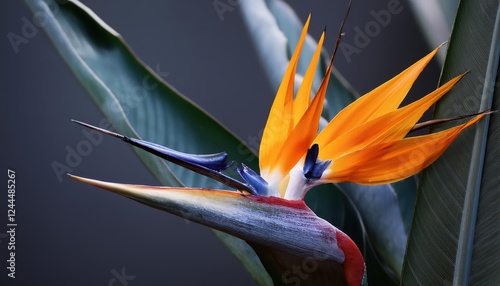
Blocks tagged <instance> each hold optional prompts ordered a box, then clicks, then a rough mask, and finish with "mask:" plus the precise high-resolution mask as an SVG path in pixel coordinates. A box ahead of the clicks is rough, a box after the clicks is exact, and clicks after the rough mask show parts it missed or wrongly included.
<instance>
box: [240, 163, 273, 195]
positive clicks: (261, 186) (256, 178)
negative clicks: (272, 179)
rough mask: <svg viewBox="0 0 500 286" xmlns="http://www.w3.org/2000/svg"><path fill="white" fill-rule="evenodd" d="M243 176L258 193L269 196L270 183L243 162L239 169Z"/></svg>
mask: <svg viewBox="0 0 500 286" xmlns="http://www.w3.org/2000/svg"><path fill="white" fill-rule="evenodd" d="M237 170H238V173H239V174H240V176H241V178H243V180H245V182H247V183H248V184H249V185H250V186H252V187H253V188H254V189H255V191H256V193H257V194H258V195H260V196H267V193H268V188H267V186H268V183H267V182H266V180H264V179H263V178H262V177H261V176H260V175H259V174H257V173H256V172H255V171H254V170H252V169H250V168H248V167H247V166H246V165H245V164H243V163H242V164H241V167H240V168H238V169H237Z"/></svg>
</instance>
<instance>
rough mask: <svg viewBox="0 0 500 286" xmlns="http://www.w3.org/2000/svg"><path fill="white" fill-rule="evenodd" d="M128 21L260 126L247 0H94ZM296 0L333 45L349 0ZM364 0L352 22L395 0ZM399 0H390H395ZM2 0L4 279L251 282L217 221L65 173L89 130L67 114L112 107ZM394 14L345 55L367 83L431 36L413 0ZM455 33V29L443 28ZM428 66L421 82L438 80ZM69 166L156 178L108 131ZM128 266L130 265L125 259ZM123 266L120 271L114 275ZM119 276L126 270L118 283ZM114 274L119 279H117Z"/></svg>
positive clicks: (144, 49) (143, 41) (223, 116)
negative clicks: (194, 219) (12, 206)
mask: <svg viewBox="0 0 500 286" xmlns="http://www.w3.org/2000/svg"><path fill="white" fill-rule="evenodd" d="M84 2H85V3H86V4H87V5H88V6H89V7H90V8H92V9H93V10H94V11H95V12H96V13H97V14H98V15H99V16H100V17H101V18H102V19H103V20H104V21H106V22H107V23H108V24H109V25H110V26H111V27H113V28H114V29H115V30H116V31H118V32H119V33H121V34H122V36H123V37H124V38H125V40H126V41H127V42H128V44H129V45H130V46H131V47H132V49H133V50H134V51H135V52H136V53H137V55H138V56H139V57H140V58H141V59H142V60H143V61H144V62H145V63H146V64H148V65H149V66H151V67H152V68H153V69H155V68H159V69H160V70H161V71H162V72H167V73H168V74H169V75H168V76H167V77H166V78H165V79H166V80H167V81H168V82H170V83H171V84H172V85H173V86H175V87H176V88H177V89H178V90H180V91H181V92H183V93H184V94H185V95H187V96H188V97H189V98H191V99H192V100H193V101H194V102H196V103H197V104H199V105H200V106H202V107H203V108H205V109H207V110H208V111H209V112H210V113H212V114H213V115H214V116H215V117H216V118H218V119H219V120H221V121H222V122H223V123H224V124H225V125H227V126H228V127H229V128H230V129H231V130H233V131H234V132H236V134H238V135H239V136H240V137H241V138H243V139H244V140H250V139H251V138H256V137H257V135H258V133H259V130H261V129H262V128H263V126H264V124H265V120H266V118H267V112H268V110H269V107H270V104H271V102H272V99H273V97H274V91H273V90H271V88H270V87H269V84H268V82H267V79H266V78H265V77H264V73H263V70H262V68H261V66H260V64H259V62H258V59H257V58H256V54H255V51H254V49H253V46H252V43H251V41H250V39H249V37H248V34H247V31H246V29H245V27H244V26H243V22H242V16H241V14H240V11H239V7H238V5H237V1H230V2H228V1H224V0H222V1H220V2H223V3H228V4H230V3H233V4H236V5H235V6H234V7H233V8H234V10H232V11H230V12H226V13H224V14H223V19H221V18H220V17H219V15H218V14H217V12H216V10H215V9H214V6H213V4H214V1H148V2H146V3H142V2H139V1H84ZM303 2H305V1H298V0H295V1H289V3H290V4H291V5H292V6H293V7H294V8H295V9H296V11H297V13H298V15H300V17H301V18H302V19H304V20H305V18H306V17H307V14H308V12H309V11H312V12H313V18H312V25H311V28H310V33H311V34H312V35H313V36H315V37H316V38H317V37H318V36H319V34H320V33H321V31H322V29H323V26H325V25H326V26H327V27H328V34H327V42H326V47H327V49H328V50H329V51H331V50H332V48H333V44H334V41H335V38H336V32H337V30H338V25H339V23H340V20H341V18H342V15H343V13H344V10H345V2H346V1H340V2H341V3H339V1H329V2H327V1H307V2H308V3H303ZM373 2H375V1H369V0H359V1H355V3H354V5H353V7H352V13H351V16H350V18H349V20H348V23H347V25H346V29H345V31H346V33H347V35H346V37H345V41H346V42H347V43H351V44H352V43H353V36H354V34H355V33H354V28H355V27H356V26H357V27H360V28H361V29H363V28H364V27H365V25H366V24H367V23H368V22H369V21H372V20H373V16H372V15H371V14H370V11H380V10H382V9H386V7H387V4H388V3H389V2H391V1H385V0H384V1H376V2H377V3H373ZM392 2H394V1H392ZM0 5H1V9H0V11H1V12H0V13H1V14H0V15H1V17H0V21H1V25H0V36H1V37H0V39H1V40H0V56H1V61H0V92H1V93H0V98H1V104H0V108H1V110H0V114H1V116H2V119H1V131H2V132H1V134H2V135H1V136H2V137H1V138H2V139H1V140H0V141H1V147H2V148H1V150H2V152H1V161H0V162H1V169H0V172H1V173H3V174H4V175H2V176H0V178H2V179H1V180H3V182H4V183H0V186H2V190H1V191H0V194H1V195H0V240H1V242H0V254H1V259H0V281H1V283H0V284H1V285H124V284H123V283H120V281H113V280H112V279H113V278H114V277H115V276H114V275H115V274H113V273H120V272H122V270H123V271H125V273H126V274H127V275H130V276H135V278H134V279H133V280H130V281H128V285H131V286H133V285H254V284H255V282H254V281H253V280H252V279H251V278H250V276H249V275H248V274H247V272H246V271H245V270H244V269H243V267H242V266H241V265H240V264H239V262H238V261H237V260H236V259H235V258H234V257H233V256H232V255H231V254H230V253H229V252H228V251H227V250H226V249H225V248H224V246H223V245H222V244H221V243H220V242H219V241H218V240H217V239H216V238H215V237H214V236H213V235H212V233H211V231H210V230H209V229H208V228H205V227H203V226H200V225H197V224H195V223H187V222H185V221H184V220H183V219H181V218H177V217H174V216H172V215H169V214H166V213H163V212H160V211H158V210H154V209H151V208H148V207H146V206H143V205H141V204H138V203H136V202H133V201H131V200H127V199H124V198H121V197H118V196H116V195H113V194H110V193H108V192H105V191H102V190H99V189H97V188H94V187H90V186H87V185H84V184H81V183H78V182H75V181H72V180H70V179H68V178H65V177H64V178H63V179H62V181H60V180H59V179H58V177H57V176H56V175H55V173H54V171H53V170H52V167H51V164H52V163H53V162H54V161H57V162H60V163H64V162H65V156H66V154H67V152H68V151H67V148H73V149H74V148H76V147H77V146H78V144H79V143H80V142H81V141H82V140H86V139H85V137H84V136H83V134H82V133H81V132H82V130H83V129H82V128H81V127H79V126H77V125H75V124H72V123H71V122H70V119H71V118H75V119H79V120H83V121H86V122H89V123H98V122H99V121H100V120H101V119H103V115H102V114H101V113H100V112H99V111H98V109H97V107H96V106H95V104H94V103H93V101H92V100H91V99H90V97H89V96H88V95H87V94H86V93H85V92H84V90H83V88H82V87H81V86H80V84H79V83H78V82H77V80H76V79H75V77H74V76H73V75H72V73H71V72H70V70H69V69H68V67H67V66H66V65H65V63H64V62H63V61H62V60H61V58H60V57H59V55H58V54H57V53H56V51H55V49H54V47H53V46H52V44H51V43H50V42H49V40H48V38H47V36H46V35H45V34H44V32H43V31H42V30H41V29H39V31H38V32H37V33H35V34H34V35H32V37H30V38H29V39H28V43H26V44H22V45H20V46H19V47H18V49H19V50H18V52H17V53H16V52H15V49H14V48H13V47H12V45H11V44H10V42H9V40H8V37H7V35H8V34H9V33H15V34H18V35H22V27H23V25H24V23H23V19H24V20H28V21H31V22H32V15H31V14H30V11H29V10H28V8H27V7H26V6H25V5H24V3H23V2H22V1H14V0H9V1H2V4H0ZM401 7H402V9H403V11H402V12H401V13H400V14H397V15H393V17H392V19H391V22H390V23H389V25H387V27H383V28H382V29H381V31H380V33H379V34H378V35H377V36H375V37H373V38H371V39H370V40H371V41H370V43H369V45H368V46H367V47H365V48H363V49H362V51H361V53H360V54H355V55H353V56H352V58H351V61H350V62H349V63H348V62H347V60H346V58H345V57H344V56H343V55H342V54H339V56H338V57H337V59H336V66H337V68H338V69H339V70H341V71H342V73H343V74H344V75H345V76H346V78H347V79H348V80H349V81H350V82H351V84H352V85H353V86H354V87H355V88H356V89H357V90H358V91H359V92H360V93H363V92H366V91H368V90H370V89H372V88H374V87H375V86H377V85H378V84H380V83H382V82H383V81H385V80H387V79H388V78H389V77H390V76H392V75H395V74H396V73H397V72H399V71H401V70H402V69H404V68H406V67H407V66H409V65H410V64H411V63H413V62H414V61H416V60H417V59H419V58H421V57H422V56H423V55H425V54H426V53H427V52H429V51H430V48H429V47H427V46H426V44H425V42H424V40H423V38H422V35H421V33H420V32H419V31H418V29H417V27H416V26H415V21H414V18H413V15H412V13H411V12H410V6H409V4H408V3H407V2H405V1H402V2H401ZM443 40H445V39H443ZM438 76H439V69H438V68H437V65H436V64H434V65H433V66H431V67H430V68H429V69H428V70H427V71H426V72H425V73H424V75H423V76H422V78H421V79H420V80H419V81H418V82H417V86H416V88H415V89H414V90H413V91H412V95H416V96H422V95H423V94H424V93H425V92H427V91H429V90H431V89H432V88H433V87H434V86H435V85H436V83H437V80H438ZM8 168H11V169H13V170H15V171H16V176H17V177H16V179H17V180H16V183H17V185H16V188H17V193H16V218H17V223H18V227H17V232H16V247H17V249H16V255H17V256H16V259H17V264H16V266H17V268H16V277H17V278H16V279H15V280H13V279H10V278H7V276H6V274H7V271H6V261H5V260H6V257H7V238H6V237H5V234H6V222H7V215H6V213H7V211H6V209H7V194H6V193H7V192H6V191H7V187H6V185H7V174H6V173H7V169H8ZM73 169H74V170H73V173H75V174H80V175H83V176H90V177H99V178H105V179H106V180H110V181H121V182H128V183H137V184H152V185H154V184H157V182H156V181H155V179H154V178H153V177H152V176H151V175H150V174H149V173H148V171H147V170H146V169H145V168H144V167H143V165H142V164H141V163H140V161H139V160H138V159H137V158H136V157H135V155H134V154H133V152H132V151H131V149H130V148H129V147H128V146H125V145H124V144H121V143H120V142H119V141H117V140H112V139H111V138H105V140H104V141H103V142H102V143H101V144H99V145H98V146H94V147H93V149H92V152H91V154H90V155H89V156H87V157H84V158H83V160H82V162H81V163H80V164H78V166H76V167H75V168H73ZM123 268H124V269H123ZM115 279H116V278H115ZM114 282H116V283H114ZM113 283H114V284H113Z"/></svg>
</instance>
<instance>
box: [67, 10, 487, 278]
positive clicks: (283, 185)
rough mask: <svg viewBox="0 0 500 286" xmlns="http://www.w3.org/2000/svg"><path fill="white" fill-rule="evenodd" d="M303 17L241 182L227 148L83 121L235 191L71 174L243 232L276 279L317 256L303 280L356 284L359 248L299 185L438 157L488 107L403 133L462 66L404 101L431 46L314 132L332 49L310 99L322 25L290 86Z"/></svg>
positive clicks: (361, 178) (387, 171)
mask: <svg viewBox="0 0 500 286" xmlns="http://www.w3.org/2000/svg"><path fill="white" fill-rule="evenodd" d="M309 21H310V19H308V20H307V22H306V24H305V26H304V28H303V31H302V34H301V37H300V39H299V42H298V44H297V47H296V50H295V52H294V54H293V56H292V58H291V60H290V63H289V66H288V68H287V70H286V72H285V74H284V77H283V81H282V83H281V85H280V87H279V89H278V91H277V94H276V99H275V101H274V103H273V105H272V107H271V111H270V114H269V118H268V120H267V123H266V126H265V129H264V133H263V138H262V142H261V146H260V151H259V160H260V161H259V163H260V174H259V173H257V172H255V171H254V170H252V169H250V168H249V167H247V166H245V165H241V166H240V167H239V168H238V172H239V174H240V176H241V178H242V179H243V181H244V182H241V181H239V180H236V179H234V178H231V177H229V176H227V175H225V174H224V173H222V172H223V171H224V170H225V169H226V168H228V167H229V166H230V165H231V164H228V163H227V162H226V160H227V154H226V153H224V152H222V153H217V154H211V155H193V154H185V153H181V152H177V151H174V150H171V149H169V148H166V147H163V146H160V145H157V144H154V143H151V142H147V141H143V140H139V139H134V138H128V137H125V136H123V135H120V134H117V133H113V132H110V131H106V130H102V129H99V128H96V127H93V126H90V125H87V124H85V123H80V122H79V123H80V124H83V125H85V126H87V127H90V128H93V129H96V130H99V131H101V132H104V133H106V134H109V135H112V136H115V137H118V138H121V139H122V140H124V141H126V142H128V143H130V144H132V145H134V146H136V147H139V148H142V149H144V150H146V151H149V152H151V153H153V154H155V155H158V156H160V157H162V158H164V159H167V160H169V161H171V162H173V163H175V164H179V165H181V166H183V167H185V168H188V169H190V170H192V171H195V172H198V173H200V174H203V175H206V176H209V177H210V178H213V179H215V180H217V181H219V182H221V183H224V184H225V185H227V186H228V187H230V188H233V189H236V190H238V191H240V192H234V191H229V190H208V189H202V188H173V187H148V186H138V185H126V184H117V183H107V182H101V181H96V180H91V179H85V178H81V177H75V178H76V179H78V180H81V181H84V182H86V183H90V184H93V185H96V186H99V187H102V188H105V189H108V190H110V191H112V192H115V193H118V194H120V195H123V196H125V197H128V198H131V199H133V200H136V201H139V202H141V203H144V204H146V205H149V206H152V207H154V208H158V209H162V210H165V211H167V212H170V213H173V214H176V215H179V216H183V217H184V218H187V219H190V220H193V221H196V222H199V223H202V224H204V225H207V226H209V227H212V228H215V229H218V230H221V231H224V232H226V233H229V234H232V235H234V236H237V237H239V238H241V239H244V240H245V241H246V242H248V243H249V244H250V246H252V248H253V249H254V250H255V252H256V253H257V255H258V256H259V258H260V260H261V262H262V264H263V266H264V267H265V268H266V270H267V271H268V272H269V274H270V276H271V277H272V279H273V280H274V281H275V282H277V283H279V282H280V281H281V282H284V281H282V280H283V279H284V276H283V275H284V273H286V271H287V269H290V267H292V265H294V264H295V263H298V264H300V263H302V261H303V260H304V259H306V258H308V257H314V258H315V259H316V263H317V268H316V269H315V273H314V275H310V276H309V277H308V283H309V284H311V285H322V284H324V283H326V282H328V281H332V280H335V281H338V284H339V285H342V284H345V285H360V283H361V279H362V277H363V273H364V263H363V258H362V256H361V253H360V252H359V250H358V248H357V247H356V245H355V244H354V242H353V241H352V240H351V239H350V238H349V237H348V236H347V235H346V234H344V233H343V232H342V231H340V230H338V229H337V228H335V227H334V226H332V225H330V224H329V223H328V222H326V221H325V220H323V219H321V218H319V217H317V216H316V215H315V214H314V213H313V212H312V211H311V210H310V209H309V208H308V207H307V206H306V205H305V203H304V201H303V198H304V196H305V194H306V193H307V192H308V191H309V190H310V189H311V188H312V187H314V186H316V185H319V184H325V183H338V182H354V183H359V184H368V185H372V184H384V183H390V182H395V181H399V180H402V179H404V178H406V177H409V176H412V175H414V174H415V173H418V172H419V171H421V170H422V169H423V168H425V167H427V166H428V165H430V164H431V163H432V162H433V161H435V160H436V159H437V158H438V157H439V156H440V155H441V154H442V153H443V152H444V151H445V150H446V148H447V147H448V146H449V145H450V144H451V143H452V141H453V140H454V139H455V138H456V137H457V136H458V135H459V134H460V132H461V131H462V130H464V129H465V128H467V127H468V126H470V125H472V124H474V123H475V122H477V121H478V120H479V119H481V118H482V117H483V116H484V113H482V114H479V115H477V116H475V117H474V118H473V119H472V120H470V121H468V122H466V123H464V124H461V125H458V126H456V127H453V128H450V129H447V130H444V131H441V132H437V133H432V134H428V135H422V136H415V137H408V133H409V132H410V131H411V130H412V128H414V126H415V124H416V123H417V121H418V120H419V119H420V117H421V116H422V114H423V113H424V112H425V111H426V110H427V109H429V107H431V106H432V105H433V104H434V103H435V102H436V101H437V100H439V99H440V98H441V97H443V96H444V95H445V94H446V93H447V92H448V91H449V90H450V89H451V88H452V87H453V86H454V85H455V84H456V83H457V82H458V81H459V80H460V79H461V78H462V77H463V75H459V76H457V77H455V78H454V79H452V80H450V81H449V82H447V83H446V84H444V85H443V86H441V87H439V88H438V89H436V90H435V91H433V92H431V93H430V94H428V95H427V96H425V97H423V98H422V99H420V100H418V101H415V102H413V103H411V104H408V105H406V106H403V107H400V105H401V102H402V101H403V99H404V98H405V96H406V94H407V93H408V91H409V89H410V88H411V86H412V85H413V83H414V81H415V80H416V78H417V77H418V75H419V74H420V73H421V71H422V70H423V68H424V67H425V66H426V65H427V64H428V63H429V61H430V60H431V59H432V57H433V56H434V55H435V54H436V53H437V51H438V49H439V48H437V49H435V50H434V51H432V52H431V53H430V54H428V55H427V56H425V57H424V58H422V59H421V60H419V61H417V62H416V63H415V64H413V65H412V66H410V67H409V68H407V69H406V70H404V71H403V72H401V73H400V74H398V75H397V76H395V77H394V78H392V79H391V80H389V81H387V82H386V83H384V84H382V85H381V86H379V87H377V88H376V89H374V90H373V91H371V92H369V93H367V94H366V95H364V96H362V97H360V98H359V99H357V100H356V101H355V102H353V103H352V104H350V105H349V106H347V107H346V108H345V109H344V110H342V111H341V112H340V113H338V114H337V116H335V118H333V120H331V121H330V122H329V123H328V125H327V126H326V127H325V128H324V129H323V130H321V131H320V130H319V122H320V118H321V112H322V109H323V102H324V99H325V93H326V90H327V86H328V82H329V77H330V74H331V69H332V65H333V57H332V60H331V61H330V64H329V66H328V69H327V71H326V74H325V76H324V78H323V80H322V82H321V85H320V87H319V88H318V90H317V92H316V94H315V95H314V96H313V97H312V99H311V91H312V88H313V80H314V74H315V71H316V66H317V64H318V62H319V58H320V53H321V48H322V44H323V40H324V32H323V34H322V35H321V37H320V39H319V42H318V46H317V48H316V51H315V53H314V55H313V57H312V59H311V62H310V65H309V67H308V69H307V71H306V73H305V75H304V78H303V81H302V83H301V85H300V87H299V89H298V90H297V94H295V95H294V82H295V73H296V67H297V62H298V59H299V56H300V52H301V48H302V45H303V43H304V40H305V37H306V35H307V29H308V25H309ZM415 154H418V156H415Z"/></svg>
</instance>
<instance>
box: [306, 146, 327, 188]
mask: <svg viewBox="0 0 500 286" xmlns="http://www.w3.org/2000/svg"><path fill="white" fill-rule="evenodd" d="M318 154H319V146H318V144H313V145H312V146H311V148H309V150H307V154H306V160H305V162H304V168H303V169H302V170H303V172H304V177H306V179H308V180H314V179H319V178H321V176H322V175H323V172H324V171H325V170H326V168H328V166H329V165H330V163H331V162H332V161H331V160H327V161H321V160H319V159H318Z"/></svg>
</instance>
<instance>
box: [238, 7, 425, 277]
mask: <svg viewBox="0 0 500 286" xmlns="http://www.w3.org/2000/svg"><path fill="white" fill-rule="evenodd" d="M240 4H241V8H242V13H243V16H244V19H245V23H246V25H247V28H248V30H249V32H250V35H251V37H252V38H253V40H254V44H255V46H256V50H257V53H258V54H259V57H260V59H261V62H262V64H263V66H264V68H265V71H266V72H267V74H268V77H269V80H270V82H271V85H272V86H273V88H274V89H277V88H278V86H279V84H280V82H281V79H282V76H283V73H284V71H285V69H286V67H287V65H288V62H289V60H290V56H291V54H292V53H293V51H294V49H295V45H296V43H297V42H298V39H299V36H300V33H301V31H302V27H303V25H304V24H303V22H302V20H300V19H299V17H298V16H297V15H296V13H295V12H294V11H293V10H292V8H291V7H290V6H288V4H287V3H285V2H284V1H281V0H268V1H264V0H260V1H256V0H250V1H247V0H244V1H240ZM346 8H347V7H346ZM312 21H314V18H313V19H312ZM335 36H336V35H335ZM316 45H317V42H316V41H315V40H314V39H313V38H312V37H311V36H309V35H308V36H307V38H306V41H305V43H304V46H303V49H302V53H301V57H300V60H299V64H298V66H297V75H296V86H297V85H299V84H300V82H301V80H302V75H303V74H304V73H305V71H306V69H307V66H308V64H309V61H310V59H311V57H312V55H313V53H314V50H315V49H316ZM321 56H322V58H321V60H320V63H321V64H320V65H318V70H317V71H316V77H315V82H314V87H313V89H317V88H318V87H319V84H320V82H321V79H322V76H323V75H324V74H325V71H326V67H327V65H328V63H329V60H330V59H329V56H328V55H327V53H326V52H325V51H323V53H322V55H321ZM357 97H358V95H357V94H356V92H355V91H354V90H353V89H352V88H351V86H350V85H349V84H348V83H347V82H346V81H345V79H344V78H343V77H342V76H341V75H340V73H339V72H338V71H337V70H333V72H332V76H331V77H330V82H329V85H328V91H327V102H325V108H324V112H323V117H324V119H325V120H324V121H325V122H327V121H329V120H331V119H332V118H333V117H334V116H335V115H336V114H337V113H338V112H339V111H340V110H341V109H343V108H344V107H345V106H347V105H348V104H350V103H351V102H353V101H354V100H355V99H356V98H357ZM405 182H406V183H405V185H400V186H399V189H402V188H405V189H407V190H405V191H403V192H400V193H401V194H402V195H403V197H402V198H403V199H404V200H398V196H397V194H396V192H395V191H394V189H393V187H392V186H391V185H383V186H376V187H369V186H361V185H355V184H342V185H338V186H333V185H330V186H328V188H329V189H330V190H329V191H330V192H331V193H330V194H329V193H328V191H327V190H325V187H323V188H322V189H321V190H316V189H315V190H313V191H311V192H310V194H308V196H307V197H306V202H307V204H308V205H309V206H310V207H311V209H313V211H314V212H316V213H317V214H318V215H319V216H321V217H323V218H324V219H326V220H328V221H329V222H330V223H332V224H334V225H336V226H337V227H339V228H341V229H342V230H344V231H346V228H347V227H348V225H346V224H341V225H339V223H341V222H342V219H339V217H340V218H343V217H344V216H345V215H346V214H345V207H343V206H342V207H339V205H341V204H342V203H346V201H342V202H341V203H340V204H339V202H335V203H333V202H332V201H333V200H335V198H336V197H338V194H336V193H337V192H339V191H342V192H344V194H345V195H347V196H348V197H349V199H350V200H351V201H352V203H353V204H354V206H355V208H356V209H357V211H359V213H360V217H361V218H362V220H363V221H362V222H358V223H361V224H364V226H365V227H364V228H363V231H364V230H366V231H367V235H366V238H367V239H369V240H370V241H371V242H372V243H373V247H374V248H375V249H376V252H377V254H378V255H380V256H381V259H374V260H371V261H372V262H373V263H378V262H383V263H384V264H385V263H386V264H388V265H389V266H390V268H391V269H392V271H394V273H396V276H399V275H400V271H401V267H402V262H403V255H404V250H405V247H406V237H407V236H406V233H407V231H406V229H407V228H405V223H404V222H403V219H402V213H403V214H404V215H405V216H406V221H407V220H409V218H408V216H410V217H411V215H412V213H413V212H412V210H413V201H412V200H411V198H412V197H414V196H413V195H412V194H414V193H415V189H416V181H415V179H414V178H410V179H409V180H406V181H405ZM400 201H401V202H402V203H403V204H402V205H400V203H399V202H400ZM333 206H336V207H335V208H333ZM400 206H404V209H401V208H400ZM346 233H348V234H349V235H350V233H349V232H348V231H346ZM363 243H364V242H363ZM358 246H359V247H360V248H361V249H363V245H361V244H358ZM371 267H372V266H371V265H370V264H368V265H367V268H368V269H370V268H371ZM373 267H377V269H380V268H382V266H380V265H377V266H373ZM383 269H387V267H385V268H383ZM369 272H370V271H369ZM388 277H389V276H388ZM370 279H371V278H370V276H368V280H369V281H368V282H370ZM391 282H392V281H391ZM388 283H389V282H388Z"/></svg>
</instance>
